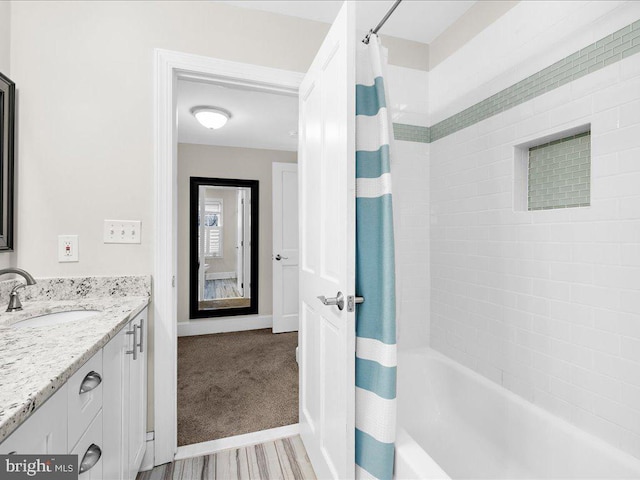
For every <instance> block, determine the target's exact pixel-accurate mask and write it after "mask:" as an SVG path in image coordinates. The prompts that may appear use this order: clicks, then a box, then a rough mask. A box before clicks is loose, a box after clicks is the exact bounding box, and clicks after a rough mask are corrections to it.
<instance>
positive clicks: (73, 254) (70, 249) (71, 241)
mask: <svg viewBox="0 0 640 480" xmlns="http://www.w3.org/2000/svg"><path fill="white" fill-rule="evenodd" d="M77 261H78V235H58V262H77Z"/></svg>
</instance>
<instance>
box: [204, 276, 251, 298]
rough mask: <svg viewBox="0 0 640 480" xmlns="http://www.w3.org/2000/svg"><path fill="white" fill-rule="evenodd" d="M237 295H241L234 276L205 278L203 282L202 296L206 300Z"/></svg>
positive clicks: (235, 296)
mask: <svg viewBox="0 0 640 480" xmlns="http://www.w3.org/2000/svg"><path fill="white" fill-rule="evenodd" d="M237 297H242V295H240V292H239V291H238V280H237V279H236V278H222V279H219V280H205V282H204V298H205V299H206V300H216V299H218V298H237Z"/></svg>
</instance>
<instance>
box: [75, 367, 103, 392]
mask: <svg viewBox="0 0 640 480" xmlns="http://www.w3.org/2000/svg"><path fill="white" fill-rule="evenodd" d="M101 383H102V377H101V376H100V374H99V373H98V372H94V371H93V370H92V371H90V372H89V373H87V376H86V377H84V380H82V383H81V384H80V393H81V394H82V393H87V392H90V391H91V390H93V389H94V388H96V387H97V386H98V385H100V384H101Z"/></svg>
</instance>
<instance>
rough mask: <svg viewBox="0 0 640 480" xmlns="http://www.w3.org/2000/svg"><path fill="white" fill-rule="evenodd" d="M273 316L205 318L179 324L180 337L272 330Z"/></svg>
mask: <svg viewBox="0 0 640 480" xmlns="http://www.w3.org/2000/svg"><path fill="white" fill-rule="evenodd" d="M272 327H273V317H272V316H271V315H238V316H235V317H217V318H203V319H198V320H189V321H188V322H178V336H179V337H190V336H192V335H208V334H211V333H225V332H244V331H246V330H258V329H261V328H272Z"/></svg>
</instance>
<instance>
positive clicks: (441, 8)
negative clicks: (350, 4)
mask: <svg viewBox="0 0 640 480" xmlns="http://www.w3.org/2000/svg"><path fill="white" fill-rule="evenodd" d="M223 3H228V4H230V5H234V6H237V7H245V8H253V9H256V10H264V11H267V12H272V13H279V14H282V15H289V16H293V17H300V18H306V19H308V20H316V21H318V22H324V23H332V22H333V20H334V18H335V17H336V15H337V13H338V10H339V9H340V6H341V5H342V3H343V2H342V1H334V0H322V1H321V0H297V1H292V0H281V1H269V0H253V1H251V0H249V1H245V0H233V1H225V2H223ZM474 3H476V2H475V1H463V0H459V1H451V0H449V1H438V0H428V1H426V0H404V1H403V2H402V3H401V4H400V5H399V6H398V8H397V9H396V11H395V12H393V15H392V16H391V17H390V18H389V20H388V21H387V23H385V25H384V27H383V28H382V29H381V30H380V33H382V34H384V35H391V36H394V37H398V38H404V39H406V40H413V41H416V42H421V43H431V42H432V41H433V40H434V39H435V38H436V37H437V36H438V35H440V34H441V33H442V32H443V31H444V30H446V29H447V28H448V27H449V26H450V25H451V24H452V23H454V22H455V21H456V20H457V19H458V18H460V17H461V16H462V14H463V13H464V12H466V11H467V10H468V9H469V8H470V7H471V6H472V5H473V4H474ZM391 5H393V0H374V1H368V0H358V1H357V10H356V11H357V14H356V17H357V27H358V29H359V30H362V31H365V32H366V31H369V29H371V28H373V27H375V26H376V25H377V24H378V22H379V21H380V20H381V19H382V17H383V16H384V14H385V13H386V12H387V11H388V10H389V8H390V7H391Z"/></svg>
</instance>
